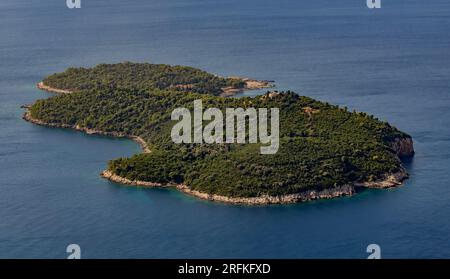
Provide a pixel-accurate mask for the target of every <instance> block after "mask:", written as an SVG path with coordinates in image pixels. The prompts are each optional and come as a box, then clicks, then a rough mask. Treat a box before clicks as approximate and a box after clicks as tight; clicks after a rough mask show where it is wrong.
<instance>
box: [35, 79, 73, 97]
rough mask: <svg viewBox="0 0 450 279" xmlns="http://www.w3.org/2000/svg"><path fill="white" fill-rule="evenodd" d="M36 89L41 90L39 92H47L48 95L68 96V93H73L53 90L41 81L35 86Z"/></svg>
mask: <svg viewBox="0 0 450 279" xmlns="http://www.w3.org/2000/svg"><path fill="white" fill-rule="evenodd" d="M36 87H37V88H39V89H41V90H44V91H47V92H50V93H56V94H70V93H73V91H70V90H64V89H58V88H53V87H50V86H47V85H45V84H44V82H43V81H41V82H39V83H38V84H36Z"/></svg>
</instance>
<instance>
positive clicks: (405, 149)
mask: <svg viewBox="0 0 450 279" xmlns="http://www.w3.org/2000/svg"><path fill="white" fill-rule="evenodd" d="M255 86H256V85H255ZM37 87H38V88H39V89H42V90H45V91H48V92H52V93H58V94H69V93H72V92H71V91H68V90H61V89H57V88H52V87H49V86H46V85H45V84H44V83H43V82H40V83H38V85H37ZM234 94H235V93H234ZM234 94H233V95H234ZM24 108H26V109H27V111H26V112H25V113H24V115H23V119H24V120H26V121H28V122H31V123H33V124H36V125H41V126H47V127H54V128H66V129H73V130H76V131H81V132H84V133H87V134H90V135H102V136H111V137H119V138H129V139H132V140H134V141H135V142H137V143H138V144H139V145H140V146H141V147H142V150H143V152H144V153H149V152H151V150H150V146H149V145H148V144H147V142H146V141H145V140H144V139H142V138H140V137H138V136H133V135H126V134H121V133H116V132H104V131H100V130H95V129H89V128H84V127H80V126H78V125H77V126H72V125H67V124H60V123H46V122H43V121H41V120H39V119H35V118H33V117H32V116H31V113H30V110H29V109H30V107H29V106H24ZM391 148H392V150H393V151H394V152H395V153H396V154H397V156H398V157H399V158H402V157H411V156H413V155H414V148H413V141H412V139H411V138H396V139H395V140H394V141H392V144H391ZM100 175H101V176H102V177H103V178H105V179H108V180H110V181H112V182H115V183H119V184H122V185H129V186H138V187H147V188H156V187H158V188H169V187H172V188H176V189H177V190H179V191H181V192H183V193H185V194H188V195H191V196H194V197H197V198H200V199H204V200H209V201H217V202H224V203H230V204H241V205H269V204H292V203H298V202H307V201H313V200H318V199H332V198H337V197H343V196H352V195H354V194H356V192H357V189H358V188H376V189H385V188H391V187H397V186H399V185H401V184H402V183H403V181H404V180H405V179H407V178H408V173H407V172H406V170H405V169H404V168H403V167H401V169H400V170H399V171H397V172H395V173H389V174H385V175H383V176H381V177H379V178H378V179H377V180H374V181H370V182H369V181H367V182H356V183H354V184H352V185H343V186H338V187H335V188H333V189H324V190H321V191H317V190H307V191H304V192H300V193H295V194H288V195H279V196H268V195H263V196H260V197H227V196H221V195H215V194H208V193H204V192H199V191H196V190H193V189H191V188H190V187H189V186H187V185H184V184H161V183H155V182H148V181H139V180H134V181H132V180H129V179H127V178H124V177H121V176H119V175H117V174H115V173H113V172H111V171H109V170H105V171H103V172H102V173H101V174H100Z"/></svg>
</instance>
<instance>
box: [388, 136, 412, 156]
mask: <svg viewBox="0 0 450 279" xmlns="http://www.w3.org/2000/svg"><path fill="white" fill-rule="evenodd" d="M391 148H392V150H394V151H395V153H396V154H397V156H398V157H399V158H409V157H413V156H414V144H413V140H412V138H411V137H400V138H395V139H394V140H393V141H392V143H391Z"/></svg>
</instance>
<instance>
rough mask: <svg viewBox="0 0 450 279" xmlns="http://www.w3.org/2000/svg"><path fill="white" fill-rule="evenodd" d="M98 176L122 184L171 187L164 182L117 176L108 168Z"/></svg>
mask: <svg viewBox="0 0 450 279" xmlns="http://www.w3.org/2000/svg"><path fill="white" fill-rule="evenodd" d="M100 176H102V177H103V178H106V179H108V180H110V181H113V182H116V183H120V184H124V185H130V186H139V187H149V188H154V187H161V188H166V187H171V186H170V185H164V184H161V183H156V182H146V181H139V180H130V179H127V178H124V177H121V176H118V175H116V174H114V173H113V172H111V171H109V170H105V171H103V172H102V173H101V174H100Z"/></svg>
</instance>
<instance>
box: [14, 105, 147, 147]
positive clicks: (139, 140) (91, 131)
mask: <svg viewBox="0 0 450 279" xmlns="http://www.w3.org/2000/svg"><path fill="white" fill-rule="evenodd" d="M22 118H23V119H24V120H26V121H28V122H30V123H33V124H36V125H40V126H46V127H53V128H64V129H72V130H76V131H80V132H84V133H86V134H88V135H100V136H108V137H115V138H128V139H131V140H133V141H135V142H136V143H138V144H139V145H140V146H141V148H142V151H143V152H144V153H150V152H151V149H150V146H149V145H148V144H147V142H146V141H145V140H144V139H143V138H141V137H138V136H133V135H126V134H121V133H116V132H103V131H99V130H94V129H89V128H84V127H80V126H78V125H77V126H72V125H67V124H60V123H46V122H43V121H41V120H39V119H36V118H33V117H32V116H31V113H30V110H29V109H27V111H26V112H25V113H24V115H23V117H22Z"/></svg>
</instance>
